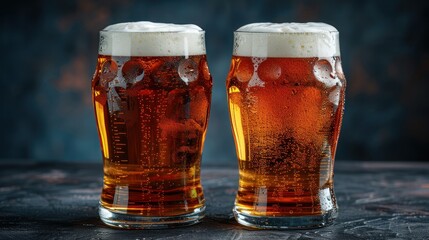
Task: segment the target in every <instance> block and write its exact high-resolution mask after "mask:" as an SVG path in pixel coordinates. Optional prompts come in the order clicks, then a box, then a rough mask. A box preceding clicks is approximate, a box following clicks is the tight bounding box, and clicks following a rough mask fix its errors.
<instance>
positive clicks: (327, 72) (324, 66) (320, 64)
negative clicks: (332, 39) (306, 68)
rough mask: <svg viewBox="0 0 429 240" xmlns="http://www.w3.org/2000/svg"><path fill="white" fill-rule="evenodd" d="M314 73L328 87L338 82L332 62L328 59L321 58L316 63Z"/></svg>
mask: <svg viewBox="0 0 429 240" xmlns="http://www.w3.org/2000/svg"><path fill="white" fill-rule="evenodd" d="M313 73H314V76H315V77H316V79H317V80H319V81H320V82H322V83H324V84H325V86H326V87H332V86H334V85H335V83H336V79H335V73H334V72H333V67H332V63H331V62H330V61H328V60H327V59H319V60H318V61H317V62H316V63H315V64H314V67H313ZM332 76H334V77H332Z"/></svg>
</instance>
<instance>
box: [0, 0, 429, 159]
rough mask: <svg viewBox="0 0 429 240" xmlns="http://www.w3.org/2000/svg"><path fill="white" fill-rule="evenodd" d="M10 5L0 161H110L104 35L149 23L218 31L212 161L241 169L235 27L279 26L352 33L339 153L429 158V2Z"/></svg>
mask: <svg viewBox="0 0 429 240" xmlns="http://www.w3.org/2000/svg"><path fill="white" fill-rule="evenodd" d="M0 12H1V40H0V41H1V52H2V56H3V57H2V58H1V60H0V61H1V64H0V66H1V76H0V77H1V86H2V89H3V90H2V91H1V94H0V107H1V114H0V131H1V134H0V141H1V144H0V160H8V161H10V160H17V161H28V160H40V161H46V160H56V161H94V162H98V161H100V162H101V152H100V146H99V142H98V135H97V131H96V125H95V120H94V113H93V109H92V104H91V93H90V92H91V89H90V88H91V87H90V83H91V77H92V74H93V72H94V70H95V63H96V59H97V52H98V40H99V38H98V37H99V36H98V31H99V30H101V29H102V28H104V27H105V26H107V25H110V24H113V23H117V22H127V21H142V20H148V21H156V22H174V23H194V24H197V25H199V26H200V27H202V28H203V29H205V30H206V45H207V56H208V61H209V68H210V71H211V73H212V76H213V80H214V88H213V99H212V109H211V118H210V121H209V130H208V134H207V138H206V144H205V149H204V154H203V163H204V164H211V163H217V164H219V163H221V164H236V156H235V149H234V143H233V139H232V135H231V130H230V123H229V116H228V108H227V102H226V92H225V79H226V76H227V72H228V70H229V64H230V59H231V53H232V42H233V31H234V30H235V29H237V28H238V27H240V26H241V25H244V24H247V23H251V22H267V21H270V22H291V21H295V22H307V21H315V22H319V21H320V22H326V23H329V24H331V25H334V26H335V27H336V28H337V29H338V30H339V31H340V42H341V55H342V59H343V61H342V62H343V69H344V72H345V74H346V77H347V81H348V85H347V93H346V110H345V115H344V120H343V128H342V132H341V136H340V141H339V146H338V151H337V157H336V158H337V160H339V161H345V160H369V161H384V160H389V161H390V160H406V161H416V160H419V161H425V160H428V159H429V158H428V157H427V155H426V153H427V146H428V145H429V100H428V99H427V96H428V95H429V94H428V93H429V51H428V49H429V46H428V40H429V24H427V23H428V22H429V14H428V12H429V4H428V2H427V1H400V0H389V1H370V0H363V1H362V0H360V1H332V0H327V1H303V0H295V1H280V0H278V1H270V0H265V1H242V0H234V1H230V0H211V1H186V0H182V1H161V0H158V1H137V0H120V1H119V0H117V1H115V0H113V1H107V0H104V1H87V0H78V1H31V2H28V3H25V4H24V3H21V2H20V1H16V2H15V1H8V3H7V4H2V8H1V10H0Z"/></svg>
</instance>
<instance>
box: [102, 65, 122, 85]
mask: <svg viewBox="0 0 429 240" xmlns="http://www.w3.org/2000/svg"><path fill="white" fill-rule="evenodd" d="M117 73H118V65H117V64H116V62H115V61H113V60H107V61H105V62H104V63H103V65H102V66H101V73H100V85H101V86H102V87H104V88H107V87H108V84H109V82H111V81H112V80H113V79H115V77H116V75H117Z"/></svg>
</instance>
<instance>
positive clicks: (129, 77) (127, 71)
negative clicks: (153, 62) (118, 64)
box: [122, 60, 144, 84]
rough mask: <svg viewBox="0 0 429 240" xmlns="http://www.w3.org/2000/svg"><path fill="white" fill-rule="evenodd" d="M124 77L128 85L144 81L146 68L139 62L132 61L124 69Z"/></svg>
mask: <svg viewBox="0 0 429 240" xmlns="http://www.w3.org/2000/svg"><path fill="white" fill-rule="evenodd" d="M122 75H123V76H124V78H125V80H126V81H127V83H128V84H134V83H137V82H139V81H141V80H142V79H143V76H144V68H143V64H142V63H141V62H140V61H139V60H130V61H128V62H126V63H125V64H124V66H123V67H122Z"/></svg>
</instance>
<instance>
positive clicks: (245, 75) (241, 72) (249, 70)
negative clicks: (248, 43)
mask: <svg viewBox="0 0 429 240" xmlns="http://www.w3.org/2000/svg"><path fill="white" fill-rule="evenodd" d="M253 73H254V67H253V62H252V61H251V60H250V59H248V58H243V59H241V60H240V61H239V62H238V64H237V70H236V72H235V74H236V76H237V79H238V81H240V82H248V81H249V80H250V79H251V78H252V76H253Z"/></svg>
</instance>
